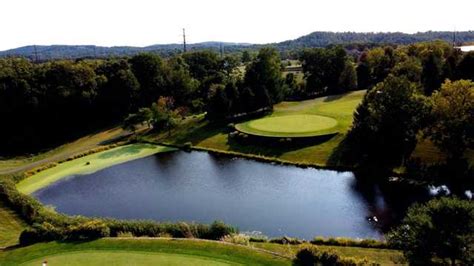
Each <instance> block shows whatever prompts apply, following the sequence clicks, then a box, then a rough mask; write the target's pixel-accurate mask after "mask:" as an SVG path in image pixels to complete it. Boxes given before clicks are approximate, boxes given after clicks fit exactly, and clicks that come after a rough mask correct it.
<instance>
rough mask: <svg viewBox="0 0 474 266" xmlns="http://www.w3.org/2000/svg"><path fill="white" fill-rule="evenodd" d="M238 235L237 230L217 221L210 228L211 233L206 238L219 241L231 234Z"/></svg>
mask: <svg viewBox="0 0 474 266" xmlns="http://www.w3.org/2000/svg"><path fill="white" fill-rule="evenodd" d="M234 233H237V229H236V228H234V227H232V226H230V225H227V224H225V223H224V222H222V221H215V222H213V223H212V224H211V227H210V228H209V233H208V235H206V236H205V237H204V238H206V239H212V240H219V239H221V238H222V237H224V236H226V235H230V234H234Z"/></svg>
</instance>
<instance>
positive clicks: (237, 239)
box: [221, 234, 250, 246]
mask: <svg viewBox="0 0 474 266" xmlns="http://www.w3.org/2000/svg"><path fill="white" fill-rule="evenodd" d="M221 241H224V242H228V243H233V244H237V245H244V246H248V245H249V244H250V237H249V236H246V235H243V234H232V235H226V236H224V237H222V238H221Z"/></svg>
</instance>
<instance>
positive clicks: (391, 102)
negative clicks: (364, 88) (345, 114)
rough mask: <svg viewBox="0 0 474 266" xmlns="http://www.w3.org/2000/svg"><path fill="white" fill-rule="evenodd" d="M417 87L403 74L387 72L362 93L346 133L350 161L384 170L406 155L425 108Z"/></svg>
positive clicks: (400, 160) (417, 130) (365, 167)
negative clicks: (387, 74) (389, 73)
mask: <svg viewBox="0 0 474 266" xmlns="http://www.w3.org/2000/svg"><path fill="white" fill-rule="evenodd" d="M417 91H418V87H417V85H416V84H415V83H412V82H410V81H409V80H408V79H407V78H406V77H395V76H393V75H389V76H388V77H387V78H386V79H385V81H383V82H381V83H379V84H377V85H376V86H375V87H374V88H373V89H372V90H371V91H369V92H368V93H367V94H366V95H365V97H364V99H363V101H362V103H361V104H360V105H359V106H358V107H357V109H356V112H355V114H354V122H353V125H352V129H351V130H350V132H349V134H348V139H347V141H348V143H349V145H350V146H351V148H350V149H349V151H350V153H349V154H348V156H349V157H348V160H349V161H350V162H352V163H355V164H356V165H357V166H359V168H360V169H364V170H385V171H387V170H391V169H392V168H393V167H395V166H399V165H400V164H401V163H402V162H403V159H404V158H408V156H409V155H410V154H411V152H412V151H413V149H414V148H415V145H416V143H417V134H418V132H419V130H420V129H421V128H422V127H423V124H424V121H425V119H426V114H427V112H428V105H427V104H426V100H425V98H424V97H423V96H421V95H419V94H418V93H417ZM375 167H376V168H377V169H374V168H375Z"/></svg>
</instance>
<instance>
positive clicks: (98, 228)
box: [66, 220, 110, 240]
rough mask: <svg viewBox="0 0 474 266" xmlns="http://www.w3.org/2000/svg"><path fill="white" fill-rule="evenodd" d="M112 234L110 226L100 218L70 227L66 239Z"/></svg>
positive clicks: (88, 238) (95, 237)
mask: <svg viewBox="0 0 474 266" xmlns="http://www.w3.org/2000/svg"><path fill="white" fill-rule="evenodd" d="M107 236H110V228H109V227H108V226H107V225H106V224H105V223H104V222H103V221H100V220H91V221H87V222H85V223H81V224H78V225H72V226H70V227H68V229H67V232H66V239H68V240H92V239H97V238H101V237H107Z"/></svg>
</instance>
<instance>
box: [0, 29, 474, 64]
mask: <svg viewBox="0 0 474 266" xmlns="http://www.w3.org/2000/svg"><path fill="white" fill-rule="evenodd" d="M433 40H444V41H447V42H452V41H453V32H449V31H427V32H418V33H414V34H408V33H402V32H381V33H358V32H325V31H318V32H313V33H310V34H308V35H305V36H302V37H299V38H297V39H294V40H288V41H284V42H280V43H272V44H265V45H256V44H248V43H227V42H202V43H195V44H188V45H187V48H188V50H203V49H211V50H215V51H219V50H220V47H221V45H222V47H223V48H224V51H225V52H227V53H229V52H236V51H242V50H247V49H258V48H260V47H262V46H268V45H270V46H275V47H276V48H278V49H279V50H280V51H288V50H295V49H301V48H307V47H326V46H328V45H334V44H342V45H349V44H375V45H378V44H410V43H416V42H424V41H433ZM456 42H457V43H469V42H474V31H463V32H456ZM35 49H36V52H35ZM182 49H183V46H182V44H157V45H151V46H146V47H132V46H114V47H103V46H94V45H50V46H41V45H38V46H36V47H35V46H34V45H30V46H24V47H20V48H15V49H11V50H7V51H1V52H0V57H6V56H22V57H27V58H31V59H35V57H36V55H37V56H38V59H39V60H50V59H76V58H85V57H101V58H103V57H122V56H132V55H135V54H137V53H141V52H154V53H159V54H160V55H162V56H168V55H173V54H176V53H180V52H181V51H182Z"/></svg>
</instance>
